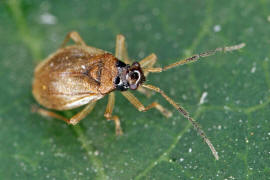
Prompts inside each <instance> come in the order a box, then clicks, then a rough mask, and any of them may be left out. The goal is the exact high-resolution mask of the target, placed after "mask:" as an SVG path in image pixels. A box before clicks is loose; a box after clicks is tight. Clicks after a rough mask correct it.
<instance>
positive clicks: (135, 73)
mask: <svg viewBox="0 0 270 180" xmlns="http://www.w3.org/2000/svg"><path fill="white" fill-rule="evenodd" d="M116 67H117V69H118V75H117V77H116V78H115V81H114V83H115V85H116V88H117V89H119V90H121V91H125V90H128V89H131V90H136V89H137V88H138V87H139V85H140V84H142V83H143V82H144V81H145V76H144V74H143V71H142V69H141V66H140V64H139V63H138V62H134V63H133V64H132V65H129V64H125V63H123V62H122V61H118V62H117V64H116Z"/></svg>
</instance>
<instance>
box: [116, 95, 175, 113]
mask: <svg viewBox="0 0 270 180" xmlns="http://www.w3.org/2000/svg"><path fill="white" fill-rule="evenodd" d="M121 93H122V94H123V96H124V97H125V98H127V100H129V102H130V103H131V104H132V105H133V106H135V107H136V108H137V109H138V110H139V111H148V110H149V109H151V108H156V109H157V110H158V111H160V112H161V113H162V114H163V115H164V116H165V117H167V118H169V117H171V116H172V112H170V111H168V110H167V109H165V108H164V107H162V106H161V105H160V104H159V103H157V102H153V103H152V104H150V105H148V106H146V107H144V105H143V104H142V103H141V102H140V101H139V100H138V99H137V98H136V97H135V96H134V95H133V94H132V93H130V92H129V91H122V92H121Z"/></svg>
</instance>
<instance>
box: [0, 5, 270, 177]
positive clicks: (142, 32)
mask: <svg viewBox="0 0 270 180" xmlns="http://www.w3.org/2000/svg"><path fill="white" fill-rule="evenodd" d="M269 5H270V4H269V2H268V1H264V0H261V1H252V2H251V1H250V2H248V3H247V2H246V1H244V0H239V1H233V0H229V1H213V0H207V1H196V0H190V1H183V0H179V1H176V0H170V1H155V0H148V1H137V0H136V1H135V0H129V1H108V0H101V1H87V2H86V1H30V0H28V1H19V0H7V1H4V2H1V3H0V17H1V21H0V37H1V41H0V47H1V48H0V82H1V86H0V97H1V101H0V143H1V148H0V161H1V163H0V179H193V178H194V179H267V178H269V175H270V168H269V164H270V158H269V147H270V141H269V137H270V126H269V117H270V111H269V107H270V106H269V103H270V95H269V92H270V91H269V88H270V73H269V68H270V64H269V56H270V54H269V43H270V36H269V32H270V22H269V16H270V11H269V8H267V7H269ZM72 30H76V31H78V32H79V33H80V34H81V36H82V37H83V39H84V40H85V41H86V42H87V44H89V45H91V46H95V47H98V48H101V49H104V50H107V51H110V52H114V47H115V45H114V43H115V36H116V35H117V34H119V33H121V34H124V35H125V36H126V39H127V43H128V51H129V55H130V57H131V58H132V59H134V60H140V59H142V58H143V57H145V56H147V55H148V54H150V53H152V52H155V53H156V54H157V56H158V57H159V61H158V65H157V66H165V65H168V64H170V63H173V62H175V61H176V60H177V59H179V58H183V57H188V56H190V55H192V54H194V53H199V52H203V51H206V50H209V49H214V48H216V47H222V46H226V45H234V44H238V43H242V42H244V43H246V44H247V46H246V47H245V48H244V49H242V50H240V51H236V52H233V53H227V54H218V55H216V56H212V57H208V58H204V59H203V60H201V61H198V62H197V63H192V64H188V65H185V66H181V67H178V68H175V69H172V70H170V71H167V72H164V73H161V74H152V75H150V76H149V78H148V82H149V83H151V84H153V85H156V86H159V87H160V88H161V89H163V90H164V91H165V92H166V93H167V94H168V95H169V96H170V97H172V98H173V99H174V100H175V101H176V102H178V103H179V104H181V105H183V106H184V107H185V108H186V109H187V110H188V111H189V112H190V114H191V115H192V117H193V118H194V119H196V120H197V121H198V122H199V123H200V124H201V126H202V128H203V129H204V131H205V132H206V134H207V135H208V137H209V139H210V140H211V141H212V143H213V144H214V146H215V147H216V149H217V151H218V152H219V156H220V160H219V161H216V160H215V159H214V158H213V156H212V154H211V152H210V150H209V148H208V147H207V145H206V144H205V143H203V141H202V139H201V138H200V137H199V136H198V135H197V133H196V132H195V131H194V130H193V128H192V126H191V125H190V123H189V122H188V121H187V120H186V119H184V118H183V117H182V116H181V115H180V114H179V113H178V112H177V111H176V110H174V109H173V107H171V106H170V105H169V104H168V103H167V102H166V101H164V99H162V97H161V96H159V95H158V94H155V95H153V96H152V97H151V98H147V97H145V96H143V95H142V94H139V93H135V94H136V96H137V97H138V98H139V99H140V100H141V101H142V102H143V104H145V105H147V104H149V103H151V102H152V101H158V102H160V103H161V104H162V105H164V107H166V108H168V109H171V111H172V112H173V117H172V118H169V119H166V118H165V117H163V116H162V115H161V114H160V113H159V112H157V111H155V110H150V111H149V112H144V113H140V112H138V111H137V110H136V109H135V108H134V107H133V106H132V105H130V103H128V101H127V100H126V99H124V98H123V97H122V96H121V95H120V93H117V98H116V106H115V110H114V114H115V115H118V116H119V117H120V120H121V123H122V128H123V130H124V133H125V134H124V135H123V136H122V137H116V136H115V132H114V123H113V122H107V121H106V120H105V118H104V117H103V113H104V111H105V107H106V102H107V98H103V99H101V100H100V101H99V102H98V103H97V106H96V108H95V110H94V111H93V112H92V113H91V114H90V115H88V116H87V117H86V118H85V119H84V120H83V121H81V122H80V123H79V125H77V126H69V125H67V124H65V123H64V122H62V121H60V120H55V119H48V118H44V117H41V116H40V115H38V114H33V113H32V112H31V106H32V105H33V104H35V103H36V101H35V100H34V98H33V96H32V94H31V83H32V78H33V69H34V67H35V66H36V64H37V63H38V62H40V61H41V60H42V59H44V58H46V56H48V55H49V54H51V53H52V52H54V51H56V50H57V48H59V46H60V44H61V42H62V41H63V39H64V37H65V35H66V34H67V33H68V32H69V31H72ZM203 94H205V95H206V97H205V100H204V101H203V103H199V102H200V99H201V97H202V95H203ZM205 95H204V96H205ZM74 113H75V111H68V112H65V115H66V116H71V115H73V114H74Z"/></svg>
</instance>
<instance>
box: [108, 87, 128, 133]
mask: <svg viewBox="0 0 270 180" xmlns="http://www.w3.org/2000/svg"><path fill="white" fill-rule="evenodd" d="M114 102H115V94H114V92H111V93H110V94H109V101H108V104H107V107H106V111H105V113H104V117H105V118H106V119H107V120H114V123H115V133H116V135H122V134H123V131H122V129H121V124H120V120H119V118H118V116H113V115H112V111H113V108H114Z"/></svg>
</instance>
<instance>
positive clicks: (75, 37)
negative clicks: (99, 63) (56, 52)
mask: <svg viewBox="0 0 270 180" xmlns="http://www.w3.org/2000/svg"><path fill="white" fill-rule="evenodd" d="M70 39H72V40H73V41H74V42H75V43H76V44H77V45H81V46H86V44H85V42H84V41H83V40H82V38H81V36H80V35H79V33H78V32H76V31H71V32H70V33H68V34H67V35H66V38H65V40H64V41H63V43H62V45H61V48H63V47H65V46H66V45H67V43H68V41H69V40H70Z"/></svg>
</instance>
